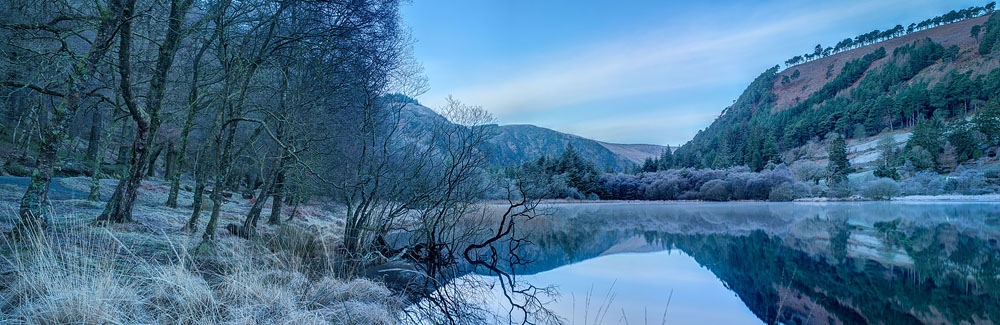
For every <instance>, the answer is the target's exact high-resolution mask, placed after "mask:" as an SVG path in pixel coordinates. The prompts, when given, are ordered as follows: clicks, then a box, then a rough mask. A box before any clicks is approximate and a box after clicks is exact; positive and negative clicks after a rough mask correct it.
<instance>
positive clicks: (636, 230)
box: [518, 202, 1000, 324]
mask: <svg viewBox="0 0 1000 325" xmlns="http://www.w3.org/2000/svg"><path fill="white" fill-rule="evenodd" d="M549 212H550V213H551V217H550V220H549V224H548V226H547V227H544V229H542V228H541V227H540V228H539V229H536V231H535V233H534V234H533V241H534V242H535V243H536V244H537V245H536V246H533V247H532V248H531V250H530V251H526V252H524V253H525V254H527V256H529V257H530V258H532V259H533V260H535V261H536V262H535V263H532V264H531V265H529V266H527V267H526V268H524V269H520V270H518V271H519V272H520V273H522V274H526V273H527V274H538V275H537V276H538V277H539V278H540V279H549V278H550V279H551V280H553V281H555V282H554V283H556V284H558V285H560V286H562V287H572V286H576V287H579V286H581V285H583V286H589V285H591V284H592V283H596V280H588V277H587V276H584V275H586V274H590V277H591V278H593V279H597V278H600V276H599V275H601V274H603V275H608V274H607V270H608V267H611V268H612V270H617V271H614V272H613V273H612V275H613V274H614V273H619V274H621V275H622V276H620V277H617V278H618V279H619V281H623V280H622V279H626V280H624V281H627V282H635V283H636V284H637V285H638V286H637V287H636V288H637V289H634V290H633V289H628V290H626V289H623V286H624V284H623V283H621V282H620V283H619V284H616V287H617V288H618V289H619V290H620V291H619V293H618V295H617V298H616V299H618V302H619V303H620V304H617V305H618V306H619V308H624V307H627V306H632V305H638V304H636V303H634V302H633V300H632V298H631V297H640V298H638V299H637V300H646V299H652V301H649V302H644V303H643V304H642V306H650V305H653V306H656V305H657V304H662V302H661V301H665V300H664V298H659V297H660V296H656V295H662V294H664V292H665V291H666V292H669V290H670V288H673V289H674V290H678V288H681V287H683V286H685V285H687V282H685V281H684V280H683V279H685V277H686V276H688V275H689V274H690V272H687V271H685V270H688V269H685V267H686V266H685V264H684V263H685V262H684V261H683V258H681V257H680V256H683V257H685V258H686V255H681V254H673V255H670V254H667V253H652V254H650V253H647V254H627V255H622V257H620V258H623V259H624V260H619V259H618V258H619V257H616V256H614V255H612V256H604V257H602V258H600V259H596V260H591V261H586V260H588V259H592V258H594V257H597V256H602V255H609V254H615V253H633V252H651V251H662V250H665V249H669V248H676V249H678V250H680V251H683V252H684V253H686V254H687V255H690V257H691V258H693V260H694V261H696V262H697V264H698V265H701V266H704V267H705V268H707V269H708V270H710V271H711V273H712V274H714V276H715V277H717V279H718V280H716V282H715V283H714V284H712V283H706V282H698V283H697V284H691V285H690V287H694V288H698V290H700V291H704V292H710V291H713V290H718V289H722V290H725V289H724V288H729V289H730V290H732V292H733V293H735V295H736V296H737V297H738V299H739V300H740V301H742V304H743V305H744V306H745V307H742V306H740V307H741V308H743V310H746V309H749V310H750V311H752V313H753V314H754V315H755V316H756V318H757V319H759V320H758V322H759V321H764V322H767V323H776V322H782V323H789V324H796V323H815V324H856V323H885V324H914V323H938V324H940V323H963V322H966V323H994V322H996V321H997V318H998V317H1000V316H998V315H1000V247H998V242H997V239H998V238H1000V229H998V228H1000V205H998V204H994V203H905V202H864V203H718V204H706V203H652V204H571V205H555V206H550V207H549ZM580 261H586V262H582V263H578V264H573V265H570V266H564V265H569V264H572V263H574V262H580ZM692 265H693V264H692ZM626 271H627V272H633V271H635V272H638V273H634V274H643V275H644V276H643V277H640V276H639V275H631V274H633V273H625V272H626ZM567 272H569V273H567ZM574 272H575V273H574ZM601 272H604V273H601ZM653 275H655V276H653ZM633 280H634V281H633ZM588 281H590V282H588ZM604 289H605V290H606V289H607V287H605V288H604ZM597 291H598V292H600V291H599V290H597ZM563 292H564V294H565V293H566V290H563ZM572 292H574V295H577V294H576V293H575V292H579V291H578V290H576V289H574V290H573V291H572ZM649 295H653V296H656V297H652V296H649ZM675 295H676V293H675ZM729 295H730V296H732V293H729ZM675 297H676V296H675ZM567 299H571V298H567V297H566V296H564V297H563V300H564V301H565V300H567ZM657 299H659V300H657ZM577 300H579V298H578V299H577ZM680 301H681V300H680V298H677V300H674V301H673V302H671V305H670V307H669V308H670V310H672V311H678V310H681V309H682V308H681V307H677V308H676V309H675V306H678V305H677V304H680ZM660 306H662V305H660ZM709 306H710V308H712V309H713V312H710V313H709V314H713V316H714V315H715V314H719V315H726V314H735V313H737V312H738V311H739V309H740V308H735V307H732V306H729V305H725V304H715V305H709ZM696 308H697V307H691V309H692V310H696ZM650 309H654V310H655V309H659V310H660V312H662V308H650ZM571 313H572V312H571ZM571 313H570V314H571ZM646 313H647V315H648V314H652V315H655V317H651V318H647V319H653V320H652V321H651V322H653V323H657V322H658V321H659V318H660V317H659V314H657V313H651V312H648V311H647V312H646ZM570 314H566V315H570ZM618 314H619V315H616V316H617V317H609V319H606V320H605V323H618V322H619V320H620V318H623V317H621V315H620V314H622V312H621V311H619V312H618ZM625 315H626V316H625V317H627V318H629V323H644V321H642V320H638V321H636V320H633V318H634V317H633V316H632V315H635V313H634V312H628V311H626V312H625ZM668 315H669V316H670V317H667V320H668V322H683V318H677V319H674V318H673V316H674V315H673V313H672V312H669V313H668ZM636 317H638V316H636ZM678 317H679V316H678ZM569 318H571V317H569V316H567V319H569ZM611 319H613V320H611ZM722 322H723V323H728V322H726V321H722ZM588 323H592V322H588ZM711 323H715V322H711Z"/></svg>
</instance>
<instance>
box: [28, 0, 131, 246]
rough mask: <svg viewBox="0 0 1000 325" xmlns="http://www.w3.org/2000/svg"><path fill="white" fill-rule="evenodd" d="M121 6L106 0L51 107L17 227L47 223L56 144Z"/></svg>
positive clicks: (105, 47)
mask: <svg viewBox="0 0 1000 325" xmlns="http://www.w3.org/2000/svg"><path fill="white" fill-rule="evenodd" d="M122 7H123V5H122V0H115V1H111V3H110V4H109V6H108V9H109V10H108V12H109V14H108V15H105V16H104V17H103V19H102V20H101V22H100V24H99V25H98V28H97V34H96V36H95V37H94V40H93V41H92V42H91V43H90V44H92V45H91V47H90V49H89V50H88V52H87V55H86V56H84V60H83V61H82V62H79V63H77V64H76V65H75V66H74V69H73V73H72V75H71V76H70V80H69V90H68V91H67V93H66V97H65V103H64V104H63V105H62V106H59V107H57V108H55V109H54V110H53V114H52V119H51V120H49V123H48V127H43V129H42V132H41V133H42V134H43V136H42V143H41V145H40V146H39V151H38V165H37V167H36V168H35V170H34V171H33V172H32V174H31V181H30V182H29V183H28V188H27V190H25V192H24V196H23V197H21V203H20V207H19V211H18V215H19V217H20V220H19V222H18V229H20V230H26V229H27V230H36V229H39V227H45V225H46V223H47V222H46V216H45V213H44V206H45V205H47V204H48V193H49V185H50V183H51V182H52V172H53V170H54V167H55V163H56V158H57V151H58V148H59V146H60V145H61V144H62V141H63V139H64V138H65V137H66V132H67V131H68V130H69V124H70V122H71V120H72V119H73V116H74V115H75V114H76V112H77V110H79V108H80V103H81V101H82V99H83V93H84V86H85V85H83V82H84V81H85V80H88V79H89V78H90V76H91V75H92V74H93V73H94V70H95V69H96V67H97V64H98V63H99V62H100V61H101V60H102V59H103V58H104V55H105V54H106V53H107V52H108V49H109V48H110V47H111V43H112V42H111V39H112V38H114V31H115V28H116V27H117V25H118V23H119V21H120V20H121V16H122V15H121V9H122ZM43 124H44V123H43Z"/></svg>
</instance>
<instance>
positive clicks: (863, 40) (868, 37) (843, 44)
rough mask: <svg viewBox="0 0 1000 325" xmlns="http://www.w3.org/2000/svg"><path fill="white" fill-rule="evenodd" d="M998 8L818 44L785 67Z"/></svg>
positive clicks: (965, 11) (957, 13)
mask: <svg viewBox="0 0 1000 325" xmlns="http://www.w3.org/2000/svg"><path fill="white" fill-rule="evenodd" d="M995 7H996V2H990V3H988V4H986V5H985V6H983V7H969V8H966V9H961V10H958V11H955V10H952V11H949V12H947V13H945V14H943V15H941V16H937V17H934V18H928V19H926V20H923V21H921V22H919V23H911V24H910V25H909V26H908V27H906V28H904V27H903V25H896V26H895V27H893V28H890V29H887V30H884V31H881V30H878V29H876V30H873V31H871V32H868V33H864V34H861V35H858V36H855V37H854V38H845V39H844V40H842V41H840V42H837V44H836V45H834V46H830V47H826V48H824V47H823V45H821V44H816V47H815V48H814V49H813V52H811V53H806V54H803V55H796V56H794V57H792V58H789V59H788V60H785V67H791V66H794V65H798V64H801V63H805V62H809V61H813V60H816V59H819V58H825V57H828V56H830V55H833V54H837V53H840V52H844V51H847V50H853V49H856V48H859V47H862V46H866V45H871V44H875V43H878V42H882V41H887V40H890V39H893V38H895V37H899V36H903V35H907V34H910V33H913V32H917V31H921V30H925V29H928V28H932V27H937V26H941V25H945V24H951V23H955V22H959V21H962V20H965V19H971V18H976V17H981V16H983V15H990V14H993V10H994V9H995ZM979 30H980V28H974V29H973V37H977V38H978V31H979Z"/></svg>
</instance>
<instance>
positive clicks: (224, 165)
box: [201, 123, 236, 241]
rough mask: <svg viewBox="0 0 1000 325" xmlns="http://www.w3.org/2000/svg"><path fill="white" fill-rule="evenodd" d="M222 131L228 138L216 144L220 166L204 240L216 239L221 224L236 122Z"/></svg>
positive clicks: (216, 176)
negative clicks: (223, 194)
mask: <svg viewBox="0 0 1000 325" xmlns="http://www.w3.org/2000/svg"><path fill="white" fill-rule="evenodd" d="M222 132H225V134H226V135H225V137H226V139H225V140H224V141H221V142H222V143H221V144H220V145H218V146H216V148H219V149H218V150H217V151H216V152H218V153H219V154H217V155H215V156H216V157H219V166H218V169H217V170H216V171H215V184H213V185H212V197H211V200H212V203H213V204H212V214H211V216H209V218H208V225H206V226H205V233H204V234H202V236H201V239H202V240H204V241H212V240H215V229H216V228H217V227H218V225H219V214H220V212H221V209H222V191H223V190H224V188H225V184H226V179H227V178H228V176H229V170H230V166H231V164H230V163H229V159H230V158H229V154H230V151H231V148H232V145H233V138H235V137H236V124H235V123H233V124H230V125H228V126H225V125H224V126H223V131H222Z"/></svg>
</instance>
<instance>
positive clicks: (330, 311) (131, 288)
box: [0, 225, 403, 324]
mask: <svg viewBox="0 0 1000 325" xmlns="http://www.w3.org/2000/svg"><path fill="white" fill-rule="evenodd" d="M89 227H90V226H85V225H81V226H80V227H79V228H76V229H71V230H67V231H53V232H50V233H47V234H46V235H43V236H38V237H34V238H31V239H29V240H26V241H20V242H12V241H9V240H3V242H2V243H0V252H2V259H0V261H2V262H0V263H2V264H3V265H4V266H6V268H0V277H2V279H0V280H2V281H0V297H2V298H0V323H4V324H6V323H13V324H68V323H77V324H108V323H111V324H122V323H165V324H220V323H236V324H329V323H333V324H392V323H395V322H396V318H395V317H396V316H397V315H398V314H399V312H400V311H401V310H402V308H403V301H402V299H401V298H398V297H397V296H396V295H394V294H393V293H392V292H390V291H389V290H388V289H386V288H385V287H384V286H382V285H381V284H379V283H375V282H372V281H370V280H366V279H341V278H337V277H335V276H333V275H330V274H325V275H324V274H317V273H314V272H311V270H312V269H309V268H305V267H303V265H304V264H303V263H289V262H288V261H292V260H295V257H294V256H284V255H293V252H291V251H283V250H276V252H275V253H271V252H270V250H269V249H268V248H267V247H262V246H261V245H258V244H256V243H251V244H249V245H247V242H245V241H244V242H228V241H222V240H220V241H218V242H216V243H213V244H209V245H202V246H196V247H191V249H190V250H189V249H188V248H187V247H186V245H184V244H183V243H172V242H170V240H169V239H168V238H164V237H158V236H157V235H153V234H151V235H150V236H148V238H146V240H149V241H150V242H149V243H145V244H140V245H136V243H135V242H132V243H131V244H126V243H125V241H123V240H122V238H119V237H118V235H117V234H116V233H114V232H113V231H111V230H108V229H104V228H97V229H88V228H89ZM164 242H166V243H164ZM144 245H149V246H161V245H165V246H166V248H167V250H168V252H169V254H171V255H172V256H171V258H169V260H168V261H165V262H161V261H157V259H155V258H150V257H149V256H140V255H138V254H139V253H137V252H139V250H136V249H135V248H137V247H142V246H144ZM4 270H6V271H4Z"/></svg>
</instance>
